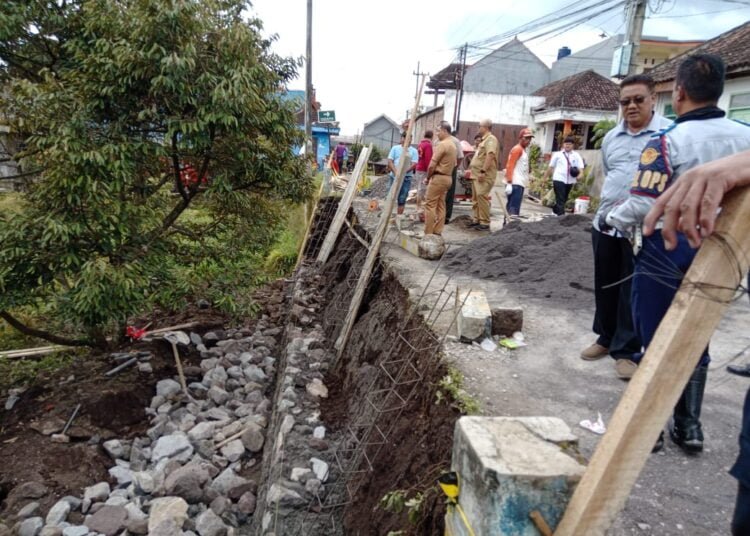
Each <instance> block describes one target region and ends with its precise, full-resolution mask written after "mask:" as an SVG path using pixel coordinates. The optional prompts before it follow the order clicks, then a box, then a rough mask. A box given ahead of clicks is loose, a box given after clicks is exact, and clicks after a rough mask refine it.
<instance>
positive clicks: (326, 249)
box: [317, 144, 372, 264]
mask: <svg viewBox="0 0 750 536" xmlns="http://www.w3.org/2000/svg"><path fill="white" fill-rule="evenodd" d="M371 150H372V144H370V146H369V147H362V150H361V151H360V152H359V158H357V164H356V165H355V166H354V171H353V172H352V174H351V176H350V177H349V184H347V185H346V190H345V191H344V196H343V197H342V198H341V201H339V206H338V208H337V209H336V215H335V216H334V217H333V221H332V222H331V226H330V227H329V228H328V234H327V235H326V237H325V239H324V240H323V245H322V246H321V247H320V252H318V259H317V260H318V262H319V263H321V264H323V263H325V262H326V261H327V260H328V257H329V256H330V255H331V252H332V251H333V246H335V245H336V239H337V238H338V237H339V233H340V232H341V226H342V225H344V220H345V219H346V214H347V213H348V212H349V207H350V206H351V205H352V201H353V200H354V195H355V194H356V193H357V183H358V182H359V178H360V177H361V176H362V171H363V170H364V169H365V166H366V165H367V159H368V158H369V157H370V151H371Z"/></svg>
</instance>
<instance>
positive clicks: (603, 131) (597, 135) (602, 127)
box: [592, 119, 617, 149]
mask: <svg viewBox="0 0 750 536" xmlns="http://www.w3.org/2000/svg"><path fill="white" fill-rule="evenodd" d="M616 125H617V121H615V120H613V119H602V120H601V121H599V122H598V123H596V124H595V125H594V136H593V138H592V140H593V141H594V147H595V148H597V149H601V148H602V142H604V136H606V135H607V132H609V131H610V130H612V129H613V128H615V126H616Z"/></svg>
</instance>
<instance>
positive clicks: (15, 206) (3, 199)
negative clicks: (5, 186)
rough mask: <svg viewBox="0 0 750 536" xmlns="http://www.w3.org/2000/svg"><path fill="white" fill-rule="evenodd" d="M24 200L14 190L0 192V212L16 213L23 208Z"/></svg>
mask: <svg viewBox="0 0 750 536" xmlns="http://www.w3.org/2000/svg"><path fill="white" fill-rule="evenodd" d="M23 205H24V201H23V199H22V197H21V194H19V193H16V192H7V193H6V192H0V214H5V215H7V214H18V213H19V212H21V211H22V210H23Z"/></svg>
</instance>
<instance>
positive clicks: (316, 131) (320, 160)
mask: <svg viewBox="0 0 750 536" xmlns="http://www.w3.org/2000/svg"><path fill="white" fill-rule="evenodd" d="M282 98H283V99H285V100H294V101H296V102H298V105H299V107H298V109H297V111H296V118H297V125H299V127H300V128H304V127H305V92H304V91H303V90H295V89H292V90H289V91H286V92H285V93H283V94H282ZM311 100H312V102H311V103H310V106H311V108H312V115H313V122H312V124H311V125H310V130H311V133H312V151H313V155H315V162H316V164H317V166H318V169H323V164H324V162H325V159H326V158H328V155H329V154H331V136H335V135H337V134H339V132H340V129H339V126H338V122H334V123H321V122H319V121H317V120H316V119H317V116H318V111H320V103H319V102H318V101H317V99H316V98H315V91H313V94H312V97H311ZM300 150H301V147H298V148H297V152H299V151H300Z"/></svg>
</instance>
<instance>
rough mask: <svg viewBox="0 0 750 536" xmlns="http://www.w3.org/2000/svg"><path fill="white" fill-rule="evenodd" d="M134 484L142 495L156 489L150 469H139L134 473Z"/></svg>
mask: <svg viewBox="0 0 750 536" xmlns="http://www.w3.org/2000/svg"><path fill="white" fill-rule="evenodd" d="M133 485H134V486H135V490H136V492H138V493H140V494H141V495H150V494H151V493H153V491H154V489H156V483H155V482H154V477H153V475H152V474H151V473H149V472H148V471H138V472H136V473H133Z"/></svg>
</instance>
